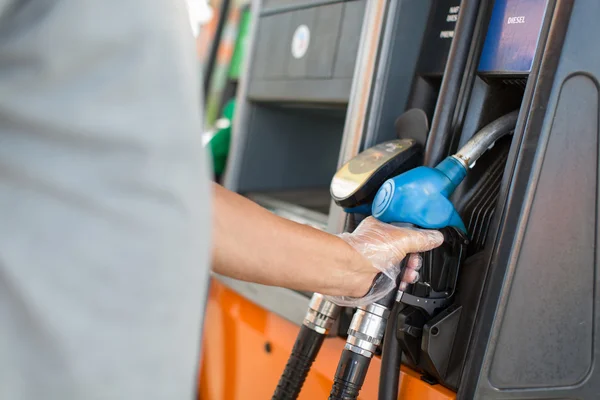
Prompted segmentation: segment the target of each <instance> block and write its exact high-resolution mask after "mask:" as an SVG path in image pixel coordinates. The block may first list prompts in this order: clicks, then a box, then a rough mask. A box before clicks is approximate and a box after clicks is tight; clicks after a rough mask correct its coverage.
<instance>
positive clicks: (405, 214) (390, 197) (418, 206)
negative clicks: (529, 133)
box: [371, 111, 518, 233]
mask: <svg viewBox="0 0 600 400" xmlns="http://www.w3.org/2000/svg"><path fill="white" fill-rule="evenodd" d="M517 117H518V111H513V112H511V113H509V114H506V115H504V116H502V117H500V118H498V119H496V120H495V121H493V122H491V123H490V124H488V125H486V126H485V127H484V128H482V129H481V130H480V131H479V132H477V133H476V134H475V135H474V136H473V137H472V138H471V140H469V141H468V142H467V144H466V145H465V146H463V147H462V148H461V149H460V150H459V151H458V152H457V153H456V154H455V155H453V156H450V157H446V159H444V160H443V161H442V162H441V163H439V164H438V165H437V166H436V167H435V168H430V167H424V166H422V167H417V168H414V169H412V170H410V171H407V172H404V173H402V174H400V175H397V176H395V177H393V178H391V179H388V180H387V181H385V182H384V183H383V185H382V186H381V187H380V188H379V191H378V192H377V194H376V195H375V198H374V200H373V206H372V210H371V211H372V214H373V216H374V217H375V218H377V219H379V220H380V221H383V222H388V223H393V222H397V221H402V222H408V223H412V224H415V225H417V226H420V227H422V228H427V229H440V228H444V227H447V226H449V227H453V228H456V229H458V230H459V231H461V232H463V233H466V232H467V229H466V227H465V224H464V223H463V221H462V219H461V217H460V215H459V214H458V212H457V211H456V209H455V208H454V205H453V204H452V202H451V201H450V199H449V197H450V195H451V194H452V193H453V192H454V190H455V189H456V187H457V186H458V185H459V184H460V183H461V182H462V181H463V179H464V178H465V176H466V175H467V172H468V170H469V169H470V168H472V167H473V166H474V165H475V162H476V161H477V160H478V159H479V157H481V156H482V155H483V153H485V151H486V150H487V149H489V148H490V147H491V146H493V144H494V143H495V142H496V140H498V139H499V138H501V137H502V136H505V135H507V134H509V133H511V132H512V131H513V130H514V128H515V125H516V123H517Z"/></svg>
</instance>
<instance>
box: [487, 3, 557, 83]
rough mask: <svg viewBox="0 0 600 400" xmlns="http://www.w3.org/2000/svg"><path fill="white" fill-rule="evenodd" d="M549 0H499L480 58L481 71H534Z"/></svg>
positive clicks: (518, 72) (516, 72)
mask: <svg viewBox="0 0 600 400" xmlns="http://www.w3.org/2000/svg"><path fill="white" fill-rule="evenodd" d="M547 3H548V1H547V0H496V2H495V4H494V9H493V11H492V18H491V20H490V25H489V27H488V32H487V36H486V39H485V43H484V45H483V52H482V53H481V59H480V61H479V72H482V73H489V74H493V73H497V74H502V75H505V74H516V75H522V74H527V73H529V72H530V71H531V65H532V63H533V57H534V55H535V50H536V48H537V44H538V40H539V36H540V31H541V28H542V21H543V19H544V13H545V11H546V5H547Z"/></svg>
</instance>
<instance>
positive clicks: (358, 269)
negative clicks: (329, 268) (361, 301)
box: [335, 236, 377, 297]
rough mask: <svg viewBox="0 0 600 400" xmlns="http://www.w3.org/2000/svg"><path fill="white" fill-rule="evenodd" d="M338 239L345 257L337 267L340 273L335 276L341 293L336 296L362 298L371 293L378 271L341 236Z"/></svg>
mask: <svg viewBox="0 0 600 400" xmlns="http://www.w3.org/2000/svg"><path fill="white" fill-rule="evenodd" d="M336 239H337V240H338V241H339V246H340V248H341V252H342V253H343V254H344V256H343V257H340V260H341V261H342V262H341V263H339V264H338V265H337V266H336V270H337V271H338V272H337V273H336V274H335V276H336V278H337V281H338V282H337V288H338V292H339V293H338V294H336V295H338V296H349V297H362V296H364V295H365V294H366V293H367V292H368V291H369V288H370V287H371V284H372V283H373V279H374V278H375V276H376V275H377V270H376V269H375V268H373V265H372V264H371V262H370V261H369V260H368V259H366V258H365V257H364V256H363V255H362V254H360V253H359V252H358V251H357V250H356V249H355V248H354V247H353V246H352V245H351V244H350V243H348V242H347V241H346V240H344V239H342V238H341V237H339V236H338V237H336Z"/></svg>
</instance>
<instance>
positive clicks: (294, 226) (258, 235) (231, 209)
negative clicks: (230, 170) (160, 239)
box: [213, 184, 441, 297]
mask: <svg viewBox="0 0 600 400" xmlns="http://www.w3.org/2000/svg"><path fill="white" fill-rule="evenodd" d="M213 214H214V217H213V218H214V222H213V224H214V227H213V229H214V231H213V237H214V241H215V242H214V250H213V270H214V271H215V272H217V273H219V274H222V275H226V276H230V277H232V278H236V279H240V280H246V281H251V282H257V283H262V284H266V285H273V286H283V287H287V288H290V289H296V290H306V291H315V292H319V293H323V294H328V295H334V296H355V297H360V296H362V295H364V294H365V293H366V292H367V290H368V289H369V287H370V285H371V283H372V281H373V278H374V277H375V275H376V274H377V273H378V272H379V271H377V270H376V269H375V268H374V267H373V264H372V261H371V260H370V259H369V257H365V256H364V252H363V254H361V253H359V252H358V251H357V250H355V248H356V246H354V247H353V246H351V245H350V244H348V243H347V241H345V240H343V239H341V238H340V237H338V236H335V235H331V234H329V233H325V232H322V231H320V230H318V229H315V228H312V227H309V226H306V225H302V224H299V223H296V222H293V221H289V220H287V219H284V218H281V217H278V216H276V215H274V214H273V213H271V212H269V211H267V210H265V209H263V208H262V207H260V206H258V205H257V204H255V203H253V202H252V201H250V200H248V199H246V198H244V197H242V196H240V195H238V194H236V193H232V192H230V191H228V190H226V189H224V188H223V187H221V186H219V185H217V184H215V185H214V213H213ZM379 224H380V223H379ZM381 225H385V224H381ZM395 229H396V230H395V231H394V232H398V233H392V234H391V235H390V234H389V232H387V230H386V231H385V232H383V231H382V232H376V233H377V234H378V235H379V234H380V235H379V236H380V237H378V238H377V239H381V237H384V240H385V241H386V243H387V242H392V243H393V242H394V241H396V242H398V243H396V244H397V246H396V247H392V248H391V249H390V250H389V252H390V254H383V255H382V254H380V253H382V252H385V250H380V251H379V252H378V253H376V254H374V255H375V256H376V257H380V258H381V257H382V256H383V257H384V258H385V257H387V256H389V258H396V259H397V258H399V260H397V261H398V262H399V261H400V260H401V259H402V258H403V257H404V256H405V255H406V254H407V253H412V252H417V251H423V250H427V249H429V248H434V247H437V246H438V245H439V244H441V240H437V241H436V240H434V241H433V242H427V240H423V238H424V236H423V234H422V233H420V232H417V231H409V230H400V229H397V228H395ZM407 232H410V233H409V234H407ZM413 233H414V234H413ZM434 234H437V235H439V236H436V237H437V239H439V237H441V234H439V233H438V232H434ZM385 235H387V236H385ZM407 239H409V240H407ZM412 239H414V240H412ZM358 240H359V241H360V240H361V239H360V238H359V239H358ZM354 242H356V240H354ZM378 244H379V243H378ZM398 246H402V247H403V248H402V249H401V250H402V251H398V250H399V249H398V248H397V247H398ZM367 247H369V246H367ZM380 247H381V246H380ZM383 247H390V246H389V245H386V246H383ZM369 248H370V249H372V248H374V247H373V246H370V247H369ZM375 248H376V250H378V248H377V246H375ZM415 274H416V272H415ZM417 276H418V275H417ZM409 279H410V280H412V279H413V277H410V276H409Z"/></svg>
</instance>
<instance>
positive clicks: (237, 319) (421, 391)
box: [198, 279, 456, 400]
mask: <svg viewBox="0 0 600 400" xmlns="http://www.w3.org/2000/svg"><path fill="white" fill-rule="evenodd" d="M297 333H298V327H297V326H295V325H294V324H292V323H291V322H289V321H287V320H285V319H283V318H281V317H279V316H278V315H275V314H273V313H271V312H268V311H266V310H265V309H263V308H261V307H259V306H258V305H256V304H254V303H252V302H250V301H249V300H247V299H245V298H244V297H242V296H240V295H239V294H237V293H236V292H235V291H233V290H231V289H229V288H228V287H226V286H224V285H223V284H222V283H220V282H219V281H218V280H216V279H213V280H212V282H211V289H210V295H209V299H208V305H207V311H206V319H205V327H204V342H203V346H202V349H203V350H202V363H201V369H200V377H199V379H200V390H199V394H198V399H199V400H242V399H244V400H247V399H252V400H254V399H256V400H261V399H270V398H271V396H272V395H273V391H274V390H275V387H276V386H277V382H278V381H279V376H280V375H281V373H282V372H283V369H284V367H285V364H286V362H287V359H288V356H289V354H290V352H291V350H292V346H293V345H294V341H295V340H296V334H297ZM344 344H345V341H344V340H343V339H341V338H327V339H326V340H325V342H324V344H323V347H322V348H321V351H320V352H319V355H318V357H317V359H316V360H315V363H314V364H313V366H312V368H311V371H310V374H309V375H308V378H307V379H306V382H305V383H304V386H303V388H302V392H301V393H300V396H299V399H300V400H318V399H327V398H328V396H329V391H330V389H331V385H332V384H333V376H334V374H335V370H336V368H337V363H338V359H339V357H340V354H341V352H342V350H343V348H344ZM380 364H381V363H380V359H379V357H375V358H374V359H373V361H372V362H371V366H370V368H369V372H368V374H367V378H366V380H365V383H364V386H363V389H362V390H361V394H360V397H359V398H360V399H365V400H366V399H377V388H378V384H379V368H380ZM401 374H402V376H401V381H400V382H401V383H400V397H399V398H400V399H403V400H409V399H410V400H454V399H456V393H454V392H452V391H450V390H448V389H446V388H444V387H442V386H440V385H430V384H428V383H426V382H424V381H422V380H421V379H420V375H419V373H417V372H416V371H413V370H411V369H410V368H407V367H405V366H402V373H401Z"/></svg>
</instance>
